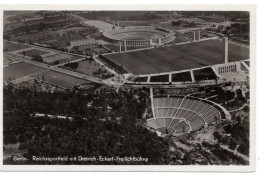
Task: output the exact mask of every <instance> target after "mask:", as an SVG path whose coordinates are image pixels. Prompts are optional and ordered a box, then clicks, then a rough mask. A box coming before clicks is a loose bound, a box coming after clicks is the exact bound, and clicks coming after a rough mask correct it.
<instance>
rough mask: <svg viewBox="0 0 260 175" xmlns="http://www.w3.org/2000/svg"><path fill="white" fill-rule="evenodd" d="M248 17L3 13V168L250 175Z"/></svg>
mask: <svg viewBox="0 0 260 175" xmlns="http://www.w3.org/2000/svg"><path fill="white" fill-rule="evenodd" d="M250 39H251V38H250V12H249V11H127V10H124V11H111V10H110V11H102V10H100V11H90V10H86V11H82V10H81V11H77V10H64V11H62V10H4V11H3V41H2V42H3V82H4V84H3V160H1V161H3V164H4V165H172V166H177V165H196V166H200V165H208V166H209V167H210V166H212V165H242V166H248V165H249V164H250V156H249V153H250V138H249V135H250V132H249V129H250V124H251V123H250V122H249V121H250V116H249V111H250V95H249V94H250V83H249V81H250V75H249V70H250Z"/></svg>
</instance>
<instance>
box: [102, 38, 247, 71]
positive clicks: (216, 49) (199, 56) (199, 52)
mask: <svg viewBox="0 0 260 175" xmlns="http://www.w3.org/2000/svg"><path fill="white" fill-rule="evenodd" d="M228 51H229V52H228V54H229V62H233V61H240V60H246V59H249V49H248V48H246V47H242V46H240V45H239V44H233V43H232V44H231V43H229V48H228ZM223 52H224V47H223V42H222V41H220V40H207V41H201V42H195V43H188V44H182V45H175V46H169V47H161V48H154V49H146V50H140V51H133V52H125V53H115V54H110V55H106V56H105V57H106V58H108V59H109V60H111V61H113V62H114V63H116V64H118V65H122V66H123V67H124V68H125V69H126V70H127V71H128V72H132V73H134V74H149V73H159V72H168V71H179V70H185V69H191V68H198V67H202V66H208V65H214V64H220V63H224V57H223Z"/></svg>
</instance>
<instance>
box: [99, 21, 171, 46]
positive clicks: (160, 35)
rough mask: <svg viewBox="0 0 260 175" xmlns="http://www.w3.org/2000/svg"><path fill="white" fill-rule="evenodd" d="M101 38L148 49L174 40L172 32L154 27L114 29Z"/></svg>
mask: <svg viewBox="0 0 260 175" xmlns="http://www.w3.org/2000/svg"><path fill="white" fill-rule="evenodd" d="M103 36H104V39H105V40H106V41H107V42H110V43H116V44H118V43H119V44H121V45H126V46H131V47H144V46H145V47H148V46H153V45H156V44H164V43H168V42H170V41H172V40H174V39H175V36H174V32H173V31H171V30H168V29H164V28H159V27H154V26H128V27H123V28H114V29H110V30H107V31H105V32H104V33H103Z"/></svg>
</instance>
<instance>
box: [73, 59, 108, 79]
mask: <svg viewBox="0 0 260 175" xmlns="http://www.w3.org/2000/svg"><path fill="white" fill-rule="evenodd" d="M78 63H79V66H78V67H77V69H76V71H77V72H81V73H84V74H88V75H92V74H93V72H94V71H97V70H98V69H104V68H102V67H101V66H100V65H99V64H98V63H96V62H94V61H91V62H89V60H84V61H80V62H78Z"/></svg>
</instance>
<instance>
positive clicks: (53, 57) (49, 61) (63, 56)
mask: <svg viewBox="0 0 260 175" xmlns="http://www.w3.org/2000/svg"><path fill="white" fill-rule="evenodd" d="M77 59H80V57H77V56H73V55H68V54H56V55H51V56H47V57H44V58H43V60H44V61H45V62H46V63H47V64H52V63H53V62H55V61H59V64H61V63H66V62H69V61H74V60H77Z"/></svg>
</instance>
